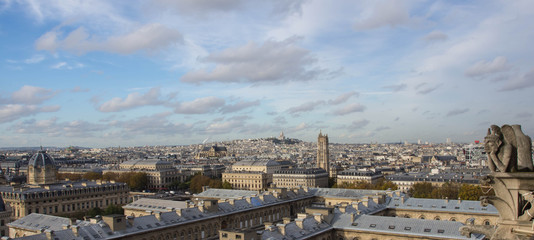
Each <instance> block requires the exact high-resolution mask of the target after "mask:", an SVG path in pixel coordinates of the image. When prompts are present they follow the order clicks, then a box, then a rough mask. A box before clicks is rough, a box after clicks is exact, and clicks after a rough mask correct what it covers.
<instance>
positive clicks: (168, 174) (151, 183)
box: [103, 159, 187, 190]
mask: <svg viewBox="0 0 534 240" xmlns="http://www.w3.org/2000/svg"><path fill="white" fill-rule="evenodd" d="M107 172H113V173H117V174H123V173H127V172H141V173H146V174H147V177H148V179H147V180H148V183H147V188H148V189H153V190H161V189H167V188H169V186H170V185H172V184H173V183H175V182H177V181H181V182H183V181H185V179H186V178H187V176H186V175H185V174H182V173H181V172H180V171H179V170H178V169H176V168H175V167H174V166H173V165H172V163H171V162H168V161H164V160H160V159H136V160H129V161H125V162H123V163H121V164H120V169H117V170H115V169H108V170H104V171H103V173H104V174H105V173H107Z"/></svg>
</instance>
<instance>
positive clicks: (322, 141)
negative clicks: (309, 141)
mask: <svg viewBox="0 0 534 240" xmlns="http://www.w3.org/2000/svg"><path fill="white" fill-rule="evenodd" d="M329 155H330V153H329V152H328V134H326V135H323V134H322V133H321V132H319V137H318V138H317V167H318V168H322V169H324V170H326V172H327V173H329V172H330V169H329V167H328V162H329V161H328V160H329Z"/></svg>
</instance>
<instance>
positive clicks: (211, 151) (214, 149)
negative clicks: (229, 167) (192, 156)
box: [197, 145, 228, 158]
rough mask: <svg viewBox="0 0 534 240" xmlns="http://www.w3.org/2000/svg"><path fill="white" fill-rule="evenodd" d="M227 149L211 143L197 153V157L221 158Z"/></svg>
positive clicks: (224, 155)
mask: <svg viewBox="0 0 534 240" xmlns="http://www.w3.org/2000/svg"><path fill="white" fill-rule="evenodd" d="M227 152H228V150H227V149H226V147H221V146H217V145H213V146H211V147H204V148H202V150H201V151H200V152H199V153H198V154H197V158H221V157H226V154H227Z"/></svg>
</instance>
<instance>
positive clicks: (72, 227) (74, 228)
mask: <svg viewBox="0 0 534 240" xmlns="http://www.w3.org/2000/svg"><path fill="white" fill-rule="evenodd" d="M70 230H72V233H74V236H76V237H79V236H80V234H79V233H78V231H79V230H80V226H77V225H75V226H71V227H70Z"/></svg>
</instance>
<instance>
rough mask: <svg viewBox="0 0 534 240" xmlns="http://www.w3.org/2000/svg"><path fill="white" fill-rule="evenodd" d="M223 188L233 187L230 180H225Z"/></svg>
mask: <svg viewBox="0 0 534 240" xmlns="http://www.w3.org/2000/svg"><path fill="white" fill-rule="evenodd" d="M222 188H223V189H233V187H232V184H231V183H229V182H228V181H224V182H223V184H222Z"/></svg>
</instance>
